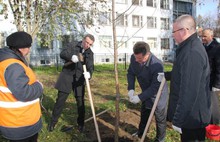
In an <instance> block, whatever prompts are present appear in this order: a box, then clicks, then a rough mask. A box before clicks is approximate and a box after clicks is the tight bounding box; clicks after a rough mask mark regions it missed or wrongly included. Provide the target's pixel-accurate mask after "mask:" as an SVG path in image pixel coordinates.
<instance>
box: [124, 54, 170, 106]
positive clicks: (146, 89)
mask: <svg viewBox="0 0 220 142" xmlns="http://www.w3.org/2000/svg"><path fill="white" fill-rule="evenodd" d="M161 72H163V64H162V62H161V61H160V60H159V59H158V58H156V57H155V56H154V55H153V54H151V55H150V57H149V59H148V61H147V62H146V64H145V65H143V66H140V64H139V63H138V62H136V61H135V57H134V55H132V56H131V62H130V66H129V68H128V73H127V80H128V90H131V89H133V90H135V80H136V78H137V81H138V83H139V85H140V87H141V90H142V92H141V93H140V94H139V98H140V100H141V102H142V103H145V106H146V108H150V109H151V108H152V106H153V104H154V101H155V98H156V94H157V91H158V89H159V87H160V82H158V80H157V76H158V73H161ZM136 95H138V94H136ZM167 96H168V88H167V84H165V86H164V88H163V91H162V95H161V97H160V100H159V103H158V106H157V107H158V108H164V107H166V105H167Z"/></svg>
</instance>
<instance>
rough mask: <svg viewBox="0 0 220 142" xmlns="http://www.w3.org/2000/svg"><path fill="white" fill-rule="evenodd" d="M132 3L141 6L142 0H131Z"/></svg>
mask: <svg viewBox="0 0 220 142" xmlns="http://www.w3.org/2000/svg"><path fill="white" fill-rule="evenodd" d="M132 5H139V6H142V0H132Z"/></svg>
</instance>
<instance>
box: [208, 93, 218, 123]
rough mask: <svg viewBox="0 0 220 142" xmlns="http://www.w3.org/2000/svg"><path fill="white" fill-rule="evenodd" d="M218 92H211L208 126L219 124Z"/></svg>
mask: <svg viewBox="0 0 220 142" xmlns="http://www.w3.org/2000/svg"><path fill="white" fill-rule="evenodd" d="M218 95H220V91H212V92H211V111H212V112H211V122H210V124H217V125H218V124H219V123H220V108H219V99H218Z"/></svg>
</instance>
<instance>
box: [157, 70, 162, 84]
mask: <svg viewBox="0 0 220 142" xmlns="http://www.w3.org/2000/svg"><path fill="white" fill-rule="evenodd" d="M163 77H164V73H163V72H159V73H158V76H157V81H159V82H161V81H162V79H163Z"/></svg>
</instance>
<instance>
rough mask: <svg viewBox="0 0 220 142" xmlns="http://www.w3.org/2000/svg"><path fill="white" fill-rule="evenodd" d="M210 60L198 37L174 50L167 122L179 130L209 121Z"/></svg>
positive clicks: (203, 124) (190, 39)
mask: <svg viewBox="0 0 220 142" xmlns="http://www.w3.org/2000/svg"><path fill="white" fill-rule="evenodd" d="M209 77H210V69H209V61H208V56H207V54H206V51H205V48H204V47H203V45H202V43H201V41H200V40H199V38H198V36H197V34H196V33H195V34H193V35H191V36H190V37H189V38H187V39H186V40H185V41H183V42H182V43H181V44H180V45H179V47H178V49H177V50H176V60H175V62H174V65H173V69H172V75H171V84H170V96H169V105H168V113H167V114H168V117H167V118H168V121H171V122H172V123H173V125H175V126H177V127H180V128H188V129H196V128H204V127H205V126H207V125H208V124H209V122H210V118H211V113H210V112H211V111H210V91H209Z"/></svg>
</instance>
